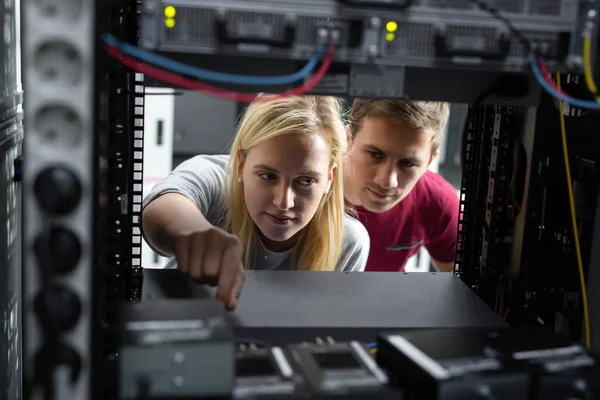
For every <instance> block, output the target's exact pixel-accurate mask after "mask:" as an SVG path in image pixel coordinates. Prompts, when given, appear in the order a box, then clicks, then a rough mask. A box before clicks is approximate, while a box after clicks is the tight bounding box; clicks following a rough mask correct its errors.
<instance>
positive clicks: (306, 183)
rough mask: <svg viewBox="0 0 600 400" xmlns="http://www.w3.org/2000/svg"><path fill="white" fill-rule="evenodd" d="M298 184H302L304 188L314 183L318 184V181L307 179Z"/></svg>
mask: <svg viewBox="0 0 600 400" xmlns="http://www.w3.org/2000/svg"><path fill="white" fill-rule="evenodd" d="M298 183H299V184H301V185H302V186H310V185H312V184H313V183H316V181H315V180H314V179H311V178H307V179H299V180H298Z"/></svg>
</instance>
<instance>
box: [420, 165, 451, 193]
mask: <svg viewBox="0 0 600 400" xmlns="http://www.w3.org/2000/svg"><path fill="white" fill-rule="evenodd" d="M419 184H420V186H422V188H424V189H426V191H427V192H428V194H432V195H438V196H439V195H443V196H453V197H457V194H456V189H455V188H454V186H452V185H451V184H450V182H448V181H447V180H446V179H444V177H443V176H441V175H440V174H437V173H435V172H433V171H429V170H428V171H427V172H425V174H423V176H422V177H421V179H420V180H419Z"/></svg>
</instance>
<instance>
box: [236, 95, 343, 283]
mask: <svg viewBox="0 0 600 400" xmlns="http://www.w3.org/2000/svg"><path fill="white" fill-rule="evenodd" d="M341 110H342V108H341V106H340V103H339V101H338V100H337V99H336V98H335V97H329V96H323V97H321V96H297V97H287V98H277V97H275V96H272V95H261V96H260V97H259V98H258V99H257V100H255V101H254V102H253V103H251V104H250V105H249V106H248V108H247V109H246V111H245V113H244V115H243V117H242V119H241V121H240V124H239V127H238V131H237V135H236V137H235V139H234V141H233V143H232V146H231V153H230V158H229V166H228V180H227V203H228V205H229V216H228V220H227V226H228V228H229V230H230V232H231V233H233V234H234V235H236V236H237V237H238V238H239V239H240V240H241V242H242V244H243V246H244V251H243V258H242V260H243V262H244V265H245V267H246V268H250V267H251V266H253V265H254V261H255V260H254V257H255V252H254V248H255V245H256V241H257V240H260V239H259V238H258V237H256V228H255V225H254V222H253V221H252V218H251V217H250V214H249V213H248V209H247V208H246V202H245V199H244V189H243V185H240V184H239V182H238V178H239V177H240V171H241V168H240V167H241V166H240V165H239V162H240V160H239V158H240V157H238V154H240V153H241V154H243V155H245V154H246V153H247V152H248V151H249V150H251V149H252V148H254V147H256V146H259V145H260V144H262V143H264V142H266V141H268V140H269V139H272V138H275V137H278V136H282V135H310V134H315V133H316V134H321V135H322V136H323V137H324V138H325V139H326V140H327V142H328V144H329V148H330V150H331V155H330V159H331V162H330V166H333V165H334V163H336V164H337V168H336V169H335V170H334V172H333V181H332V182H331V187H330V190H329V194H326V195H324V196H323V198H322V199H321V203H320V204H319V207H318V209H317V211H316V213H315V215H314V216H313V218H312V219H311V221H310V222H309V223H308V225H307V226H306V227H305V228H304V232H301V237H300V238H299V240H298V243H297V245H296V247H295V250H294V255H293V258H292V262H294V263H295V265H296V269H298V270H311V271H332V270H334V269H335V266H336V264H337V262H338V259H339V257H340V253H341V244H342V237H343V218H344V190H343V182H342V177H343V174H342V160H343V156H344V154H345V152H346V145H347V140H346V134H345V129H344V124H343V121H342V119H341Z"/></svg>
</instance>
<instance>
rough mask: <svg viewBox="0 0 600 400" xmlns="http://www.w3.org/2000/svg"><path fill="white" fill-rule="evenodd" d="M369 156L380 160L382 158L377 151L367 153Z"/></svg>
mask: <svg viewBox="0 0 600 400" xmlns="http://www.w3.org/2000/svg"><path fill="white" fill-rule="evenodd" d="M369 154H370V155H371V157H373V158H375V159H377V160H380V159H381V158H383V154H381V153H380V152H378V151H369Z"/></svg>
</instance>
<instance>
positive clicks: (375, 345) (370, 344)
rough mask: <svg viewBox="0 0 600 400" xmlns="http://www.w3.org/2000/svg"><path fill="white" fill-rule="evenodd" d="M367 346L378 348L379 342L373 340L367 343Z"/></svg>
mask: <svg viewBox="0 0 600 400" xmlns="http://www.w3.org/2000/svg"><path fill="white" fill-rule="evenodd" d="M367 348H369V349H376V348H377V342H371V343H368V344H367Z"/></svg>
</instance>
